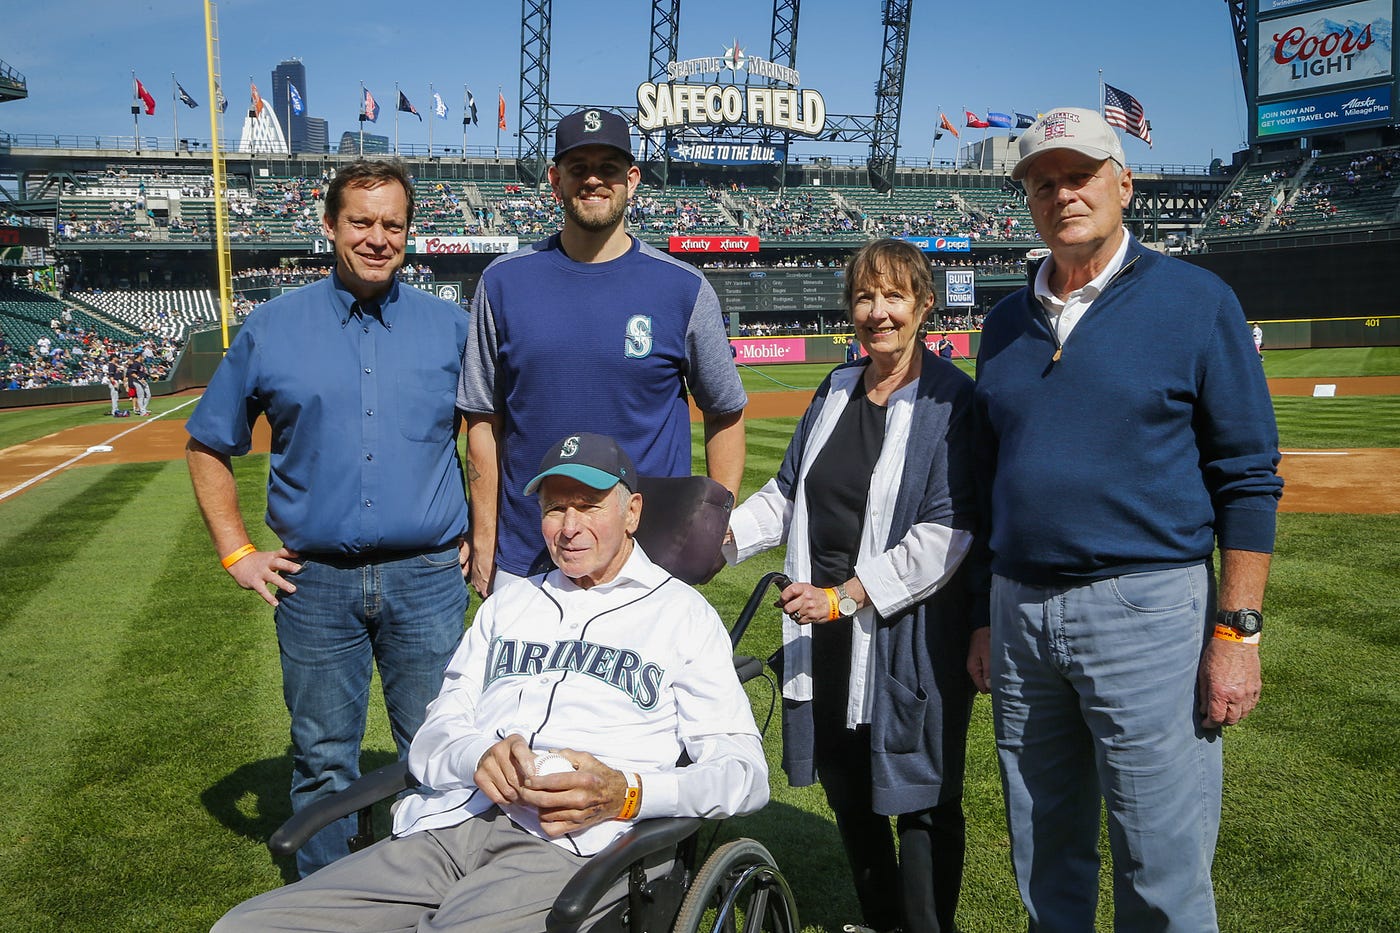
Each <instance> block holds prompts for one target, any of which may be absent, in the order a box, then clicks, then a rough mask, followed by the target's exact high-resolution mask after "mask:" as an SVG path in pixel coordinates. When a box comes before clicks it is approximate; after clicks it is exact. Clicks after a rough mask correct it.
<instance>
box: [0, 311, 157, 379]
mask: <svg viewBox="0 0 1400 933" xmlns="http://www.w3.org/2000/svg"><path fill="white" fill-rule="evenodd" d="M54 323H55V324H56V325H58V326H56V327H54V328H52V330H53V336H52V337H50V336H49V335H48V334H45V335H43V336H41V337H39V338H38V339H37V340H36V341H35V342H34V345H33V346H31V347H25V348H19V347H14V346H11V345H10V342H9V340H8V338H7V337H6V336H5V333H4V331H3V330H0V363H3V365H4V370H3V372H0V388H4V389H42V388H45V387H47V386H54V385H73V386H86V385H99V384H102V383H103V380H104V379H105V377H106V369H107V364H108V363H109V362H113V361H115V362H117V363H118V364H119V365H120V366H122V367H123V368H125V366H126V364H127V362H129V361H130V360H131V359H133V358H134V357H137V356H139V357H141V359H142V366H143V368H144V369H145V370H146V373H147V379H148V380H150V381H152V382H154V381H158V380H161V379H164V378H165V377H166V374H167V373H168V372H169V371H170V366H171V364H172V362H173V361H174V359H175V356H176V353H177V352H178V351H179V347H178V346H177V345H176V344H175V343H174V341H171V340H169V339H164V340H161V339H157V338H155V337H145V338H143V339H140V340H134V341H124V340H116V339H114V338H111V337H102V336H99V335H97V334H95V333H93V332H91V331H88V330H84V329H83V328H82V327H81V326H78V325H76V324H66V325H65V324H62V323H61V322H58V321H55V322H54Z"/></svg>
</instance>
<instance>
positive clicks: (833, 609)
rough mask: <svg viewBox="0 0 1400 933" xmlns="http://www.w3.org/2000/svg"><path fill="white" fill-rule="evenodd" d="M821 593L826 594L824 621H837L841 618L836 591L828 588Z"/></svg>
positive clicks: (839, 603)
mask: <svg viewBox="0 0 1400 933" xmlns="http://www.w3.org/2000/svg"><path fill="white" fill-rule="evenodd" d="M822 592H823V593H825V594H826V602H827V606H828V609H827V613H828V615H827V617H826V620H827V621H828V622H835V621H836V620H837V619H839V618H841V600H840V599H839V598H838V597H837V596H836V590H835V589H834V588H832V587H829V586H828V587H827V588H826V589H824V590H822Z"/></svg>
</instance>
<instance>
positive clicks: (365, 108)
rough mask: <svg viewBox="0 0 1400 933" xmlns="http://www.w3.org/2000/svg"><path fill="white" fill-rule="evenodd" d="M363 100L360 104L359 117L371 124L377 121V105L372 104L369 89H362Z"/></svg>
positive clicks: (372, 97)
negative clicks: (363, 93)
mask: <svg viewBox="0 0 1400 933" xmlns="http://www.w3.org/2000/svg"><path fill="white" fill-rule="evenodd" d="M364 92H365V99H364V100H362V101H361V102H360V115H361V116H363V117H364V118H365V119H366V120H368V121H369V122H371V123H373V122H374V121H375V120H378V119H379V105H378V104H376V103H375V102H374V95H373V94H371V93H370V92H369V88H365V89H364Z"/></svg>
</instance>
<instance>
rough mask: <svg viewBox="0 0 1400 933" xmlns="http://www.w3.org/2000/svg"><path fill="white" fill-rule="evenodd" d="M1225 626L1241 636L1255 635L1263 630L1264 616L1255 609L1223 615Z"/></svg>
mask: <svg viewBox="0 0 1400 933" xmlns="http://www.w3.org/2000/svg"><path fill="white" fill-rule="evenodd" d="M1225 619H1226V622H1225V624H1226V625H1228V626H1230V628H1232V629H1234V630H1235V631H1237V632H1239V633H1240V634H1242V635H1257V634H1259V632H1260V631H1261V630H1262V629H1263V628H1264V616H1263V615H1261V614H1260V613H1259V612H1258V611H1257V610H1255V609H1240V610H1238V611H1236V612H1227V613H1225Z"/></svg>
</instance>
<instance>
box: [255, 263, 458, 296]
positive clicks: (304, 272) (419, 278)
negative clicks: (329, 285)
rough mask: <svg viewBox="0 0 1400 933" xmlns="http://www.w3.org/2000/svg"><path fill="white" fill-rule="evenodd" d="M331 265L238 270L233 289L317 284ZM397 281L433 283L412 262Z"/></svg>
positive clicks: (423, 267) (429, 275)
mask: <svg viewBox="0 0 1400 933" xmlns="http://www.w3.org/2000/svg"><path fill="white" fill-rule="evenodd" d="M332 265H333V264H332V263H329V262H327V263H326V264H325V265H320V266H306V265H300V266H286V267H276V268H272V267H264V266H252V267H249V268H247V269H239V270H238V271H237V272H235V273H234V274H233V287H234V288H236V289H244V288H271V287H273V286H276V285H310V284H311V283H312V282H319V281H320V280H321V279H324V278H325V277H326V276H328V275H330V273H331V268H332ZM399 279H400V280H401V281H404V282H431V281H433V270H432V269H430V268H428V265H427V263H419V264H417V265H415V264H414V263H412V262H405V263H404V264H403V268H402V269H400V270H399Z"/></svg>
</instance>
